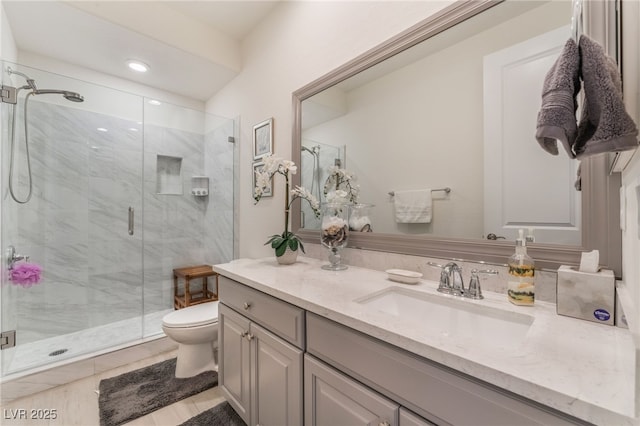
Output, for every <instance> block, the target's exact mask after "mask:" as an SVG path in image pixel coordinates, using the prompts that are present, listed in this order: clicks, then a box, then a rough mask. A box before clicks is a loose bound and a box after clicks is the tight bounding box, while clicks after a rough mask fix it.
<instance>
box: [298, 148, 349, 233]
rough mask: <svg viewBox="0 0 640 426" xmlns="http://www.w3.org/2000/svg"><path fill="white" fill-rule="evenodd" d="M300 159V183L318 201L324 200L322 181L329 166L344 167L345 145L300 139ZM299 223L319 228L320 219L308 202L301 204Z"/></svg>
mask: <svg viewBox="0 0 640 426" xmlns="http://www.w3.org/2000/svg"><path fill="white" fill-rule="evenodd" d="M301 156H302V158H301V161H300V170H301V172H300V181H301V185H302V186H303V187H304V188H306V189H308V190H309V191H311V193H312V194H313V195H314V196H315V197H316V198H317V199H318V201H320V202H321V203H323V202H325V201H326V200H325V198H324V183H325V181H326V180H327V177H328V176H329V168H330V167H332V166H336V167H338V168H341V169H344V168H345V167H346V164H345V162H346V158H345V157H346V146H345V145H341V146H335V145H329V144H326V143H321V142H318V141H315V140H311V139H303V140H302V152H301ZM301 214H302V217H301V223H302V227H303V228H307V229H320V221H321V219H319V218H316V217H315V215H314V214H313V211H312V210H311V207H309V204H308V203H302V204H301Z"/></svg>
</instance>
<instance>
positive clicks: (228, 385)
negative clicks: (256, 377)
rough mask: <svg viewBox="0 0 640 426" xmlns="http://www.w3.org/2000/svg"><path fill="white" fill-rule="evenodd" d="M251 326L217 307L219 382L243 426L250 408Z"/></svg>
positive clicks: (233, 314) (241, 317)
mask: <svg viewBox="0 0 640 426" xmlns="http://www.w3.org/2000/svg"><path fill="white" fill-rule="evenodd" d="M249 326H250V322H249V320H248V319H246V318H244V317H243V316H241V315H238V314H237V313H236V312H234V311H233V310H231V309H229V308H227V307H226V306H225V305H223V304H222V303H221V304H220V305H219V306H218V327H219V330H218V332H219V341H220V344H219V357H218V359H219V366H218V367H219V368H218V381H219V385H220V389H222V391H223V393H224V395H225V397H226V399H227V401H229V404H231V405H232V406H233V408H234V409H235V410H236V412H237V413H238V415H240V417H242V419H243V420H244V421H245V423H247V424H250V422H249V417H250V416H249V410H250V408H251V382H250V380H251V376H250V355H249V348H250V341H249V339H247V337H246V336H247V335H248V333H249Z"/></svg>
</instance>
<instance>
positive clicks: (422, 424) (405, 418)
mask: <svg viewBox="0 0 640 426" xmlns="http://www.w3.org/2000/svg"><path fill="white" fill-rule="evenodd" d="M400 426H434V423H431V422H430V421H428V420H426V419H423V418H422V417H420V416H418V415H416V414H413V413H412V412H411V411H409V410H407V409H405V408H402V407H400Z"/></svg>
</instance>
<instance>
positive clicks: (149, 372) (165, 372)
mask: <svg viewBox="0 0 640 426" xmlns="http://www.w3.org/2000/svg"><path fill="white" fill-rule="evenodd" d="M175 371H176V359H175V358H173V359H169V360H166V361H163V362H160V363H157V364H153V365H150V366H148V367H144V368H140V369H138V370H134V371H130V372H128V373H124V374H121V375H119V376H116V377H112V378H109V379H104V380H101V381H100V397H99V398H98V407H99V409H100V425H101V426H117V425H121V424H123V423H125V422H128V421H130V420H133V419H136V418H138V417H141V416H144V415H145V414H149V413H151V412H152V411H155V410H157V409H159V408H162V407H165V406H167V405H170V404H173V403H174V402H176V401H180V400H181V399H184V398H187V397H190V396H192V395H195V394H197V393H200V392H202V391H204V390H207V389H209V388H212V387H214V386H215V385H217V384H218V373H216V372H215V371H205V372H204V373H200V374H198V375H197V376H195V377H189V378H186V379H176V378H175V376H174V374H175Z"/></svg>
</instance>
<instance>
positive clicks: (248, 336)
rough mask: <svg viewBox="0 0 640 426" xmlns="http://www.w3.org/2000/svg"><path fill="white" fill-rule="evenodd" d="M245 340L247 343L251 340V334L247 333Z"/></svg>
mask: <svg viewBox="0 0 640 426" xmlns="http://www.w3.org/2000/svg"><path fill="white" fill-rule="evenodd" d="M247 340H248V341H251V340H253V334H250V333H247Z"/></svg>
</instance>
